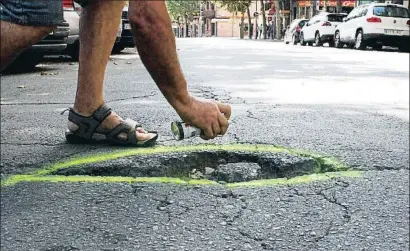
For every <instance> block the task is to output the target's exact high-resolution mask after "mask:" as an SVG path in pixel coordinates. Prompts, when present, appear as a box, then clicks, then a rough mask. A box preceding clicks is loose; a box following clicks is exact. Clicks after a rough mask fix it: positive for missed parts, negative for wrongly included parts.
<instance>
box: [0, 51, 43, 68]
mask: <svg viewBox="0 0 410 251" xmlns="http://www.w3.org/2000/svg"><path fill="white" fill-rule="evenodd" d="M43 59H44V55H43V54H40V53H24V52H23V53H22V54H20V55H19V56H18V57H17V58H16V59H14V61H13V62H11V63H10V64H9V65H8V66H7V67H6V68H5V69H3V70H2V72H29V71H32V70H34V68H35V67H36V65H38V64H39V63H41V61H42V60H43Z"/></svg>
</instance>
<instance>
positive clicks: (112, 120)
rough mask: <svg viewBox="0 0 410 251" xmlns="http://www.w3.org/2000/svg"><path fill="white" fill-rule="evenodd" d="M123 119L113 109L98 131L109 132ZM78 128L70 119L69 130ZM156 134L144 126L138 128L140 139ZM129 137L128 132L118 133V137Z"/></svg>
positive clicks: (149, 137)
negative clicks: (146, 129) (149, 131)
mask: <svg viewBox="0 0 410 251" xmlns="http://www.w3.org/2000/svg"><path fill="white" fill-rule="evenodd" d="M122 121H124V120H123V119H122V118H121V117H120V116H118V114H116V113H115V112H113V111H112V112H111V114H110V115H109V116H108V117H107V118H106V119H104V121H103V122H102V123H101V124H100V125H99V126H98V127H97V129H96V132H97V133H101V134H104V133H107V132H109V131H110V130H112V129H113V128H115V127H116V126H117V125H119V124H120V123H121V122H122ZM77 129H78V125H76V124H75V123H73V122H71V121H68V130H70V131H71V132H75V131H76V130H77ZM155 136H156V134H154V133H148V132H147V131H145V130H144V129H143V128H142V127H138V128H137V129H136V138H137V140H138V141H146V140H149V139H152V138H154V137H155ZM127 137H128V135H127V134H126V133H120V134H119V135H118V138H119V139H123V140H126V139H127Z"/></svg>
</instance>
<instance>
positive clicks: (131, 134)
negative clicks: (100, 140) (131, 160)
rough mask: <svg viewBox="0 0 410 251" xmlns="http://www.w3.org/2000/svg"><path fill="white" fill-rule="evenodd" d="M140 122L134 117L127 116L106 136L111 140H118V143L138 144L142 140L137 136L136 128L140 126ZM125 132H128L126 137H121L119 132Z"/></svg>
mask: <svg viewBox="0 0 410 251" xmlns="http://www.w3.org/2000/svg"><path fill="white" fill-rule="evenodd" d="M139 126H140V125H138V123H137V122H136V121H134V120H132V119H129V118H127V119H126V120H124V121H122V122H121V123H120V124H119V125H118V126H116V127H115V128H114V129H112V130H111V131H109V132H108V133H107V134H106V135H105V137H106V138H107V139H109V140H110V141H113V142H116V143H118V144H132V145H138V144H139V143H140V142H139V141H138V140H137V138H136V135H135V133H136V129H137V127H139ZM121 133H125V134H127V138H126V139H121V138H119V137H118V136H119V134H121Z"/></svg>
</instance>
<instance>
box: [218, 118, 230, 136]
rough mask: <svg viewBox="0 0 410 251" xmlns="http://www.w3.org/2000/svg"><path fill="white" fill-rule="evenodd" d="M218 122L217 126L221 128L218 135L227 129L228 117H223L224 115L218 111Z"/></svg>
mask: <svg viewBox="0 0 410 251" xmlns="http://www.w3.org/2000/svg"><path fill="white" fill-rule="evenodd" d="M218 122H219V127H220V129H221V131H220V135H224V134H225V133H226V131H227V130H228V126H229V122H228V119H227V118H225V116H224V115H223V114H222V113H219V115H218Z"/></svg>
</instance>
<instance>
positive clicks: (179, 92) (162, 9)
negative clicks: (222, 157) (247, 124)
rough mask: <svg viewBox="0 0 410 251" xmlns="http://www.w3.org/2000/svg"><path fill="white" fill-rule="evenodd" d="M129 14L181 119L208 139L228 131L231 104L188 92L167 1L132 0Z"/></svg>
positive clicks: (147, 61) (145, 58)
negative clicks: (200, 97) (209, 99)
mask: <svg viewBox="0 0 410 251" xmlns="http://www.w3.org/2000/svg"><path fill="white" fill-rule="evenodd" d="M128 15H129V20H130V22H131V26H132V32H133V34H134V40H135V43H136V47H137V50H138V53H139V55H140V57H141V60H142V62H143V63H144V65H145V67H146V68H147V70H148V71H149V73H150V74H151V76H152V78H153V79H154V81H155V83H156V84H157V86H158V88H159V89H160V90H161V92H162V93H163V95H164V96H165V98H166V99H167V100H168V102H169V103H170V104H171V105H172V107H174V109H175V110H176V111H177V113H178V114H179V116H180V117H181V119H183V120H184V121H185V122H186V123H189V124H191V125H193V126H197V127H199V128H201V129H202V130H203V131H204V134H205V135H204V138H205V139H211V138H214V137H216V136H217V135H218V134H225V133H226V130H227V128H228V119H229V117H230V113H231V108H230V106H229V105H224V104H220V103H216V102H211V101H206V100H201V101H200V100H198V99H196V98H194V97H192V96H191V95H190V94H189V92H188V89H187V82H186V80H185V77H184V75H183V73H182V70H181V66H180V64H179V60H178V55H177V52H176V45H175V37H174V33H173V31H172V28H171V20H170V18H169V15H168V12H167V8H166V5H165V1H130V6H129V14H128ZM222 113H223V114H225V116H223V115H222Z"/></svg>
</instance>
